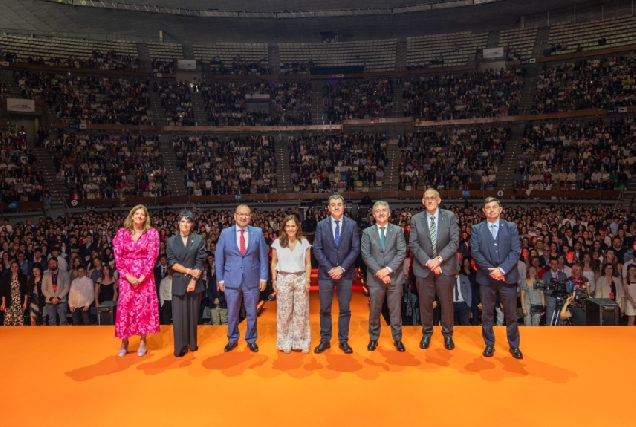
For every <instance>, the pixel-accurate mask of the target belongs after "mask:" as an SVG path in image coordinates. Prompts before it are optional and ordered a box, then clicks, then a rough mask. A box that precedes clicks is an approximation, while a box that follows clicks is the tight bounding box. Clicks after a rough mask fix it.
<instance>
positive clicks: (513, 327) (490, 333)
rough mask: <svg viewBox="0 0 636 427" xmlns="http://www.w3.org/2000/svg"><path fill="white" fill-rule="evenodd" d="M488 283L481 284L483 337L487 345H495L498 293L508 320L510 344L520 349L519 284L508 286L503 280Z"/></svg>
mask: <svg viewBox="0 0 636 427" xmlns="http://www.w3.org/2000/svg"><path fill="white" fill-rule="evenodd" d="M487 280H488V283H480V285H481V287H480V292H481V305H482V311H481V323H482V325H481V335H482V337H483V338H484V341H485V343H486V345H495V332H494V330H493V325H494V323H495V315H494V311H495V303H496V302H497V291H499V296H500V299H501V304H502V305H503V312H504V318H505V319H506V335H507V336H508V344H510V347H512V348H518V347H519V341H520V337H519V325H518V323H517V284H516V283H512V284H508V283H506V282H503V281H501V280H495V279H491V278H490V277H489V278H488V279H487Z"/></svg>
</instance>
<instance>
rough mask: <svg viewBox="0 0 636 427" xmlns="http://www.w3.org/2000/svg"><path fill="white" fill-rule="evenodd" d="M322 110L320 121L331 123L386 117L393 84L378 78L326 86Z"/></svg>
mask: <svg viewBox="0 0 636 427" xmlns="http://www.w3.org/2000/svg"><path fill="white" fill-rule="evenodd" d="M323 109H324V111H323V118H324V119H325V120H326V121H328V122H331V123H342V122H343V121H344V120H349V119H364V118H374V117H388V116H389V115H390V114H391V113H392V110H393V82H392V81H391V79H389V78H380V79H374V80H366V79H365V80H362V79H356V80H341V81H338V82H335V83H331V82H330V83H327V85H325V87H324V93H323Z"/></svg>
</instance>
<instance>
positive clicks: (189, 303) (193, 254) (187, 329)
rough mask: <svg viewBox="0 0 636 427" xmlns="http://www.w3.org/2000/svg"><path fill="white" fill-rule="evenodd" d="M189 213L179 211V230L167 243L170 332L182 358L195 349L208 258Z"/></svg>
mask: <svg viewBox="0 0 636 427" xmlns="http://www.w3.org/2000/svg"><path fill="white" fill-rule="evenodd" d="M193 224H194V215H192V212H190V211H187V210H184V211H181V212H180V213H179V233H178V234H177V235H175V236H172V237H170V238H169V239H168V241H167V242H166V255H167V256H168V266H169V267H172V270H173V273H172V324H173V326H172V331H173V334H174V355H175V356H177V357H183V356H184V355H185V354H186V353H187V352H188V347H189V348H190V351H197V350H198V349H199V347H198V345H197V324H198V322H199V306H200V305H201V293H202V292H203V289H204V286H203V281H202V280H201V273H202V272H203V261H204V260H205V259H206V258H207V255H206V253H205V244H204V241H203V237H202V236H200V235H198V234H195V233H191V232H190V230H191V229H192V225H193Z"/></svg>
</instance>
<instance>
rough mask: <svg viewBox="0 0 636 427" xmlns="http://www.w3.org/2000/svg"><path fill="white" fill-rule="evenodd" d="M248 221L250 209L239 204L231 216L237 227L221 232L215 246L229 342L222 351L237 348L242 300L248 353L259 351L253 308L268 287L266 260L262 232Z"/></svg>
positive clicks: (250, 213) (250, 215)
mask: <svg viewBox="0 0 636 427" xmlns="http://www.w3.org/2000/svg"><path fill="white" fill-rule="evenodd" d="M251 218H252V210H251V209H250V208H249V207H248V206H247V205H239V206H238V207H237V208H236V212H235V213H234V221H236V225H235V226H233V227H229V228H226V229H225V230H223V232H222V233H221V235H220V236H219V241H218V243H217V245H216V277H217V280H218V286H219V290H220V291H222V292H225V300H226V302H227V317H228V320H227V338H228V343H227V345H226V346H225V351H232V350H233V349H234V348H236V342H237V341H238V339H239V330H238V324H239V312H240V311H241V297H242V298H243V302H244V304H245V313H246V316H247V330H246V331H245V341H247V346H248V347H249V349H250V350H251V351H254V352H256V351H258V346H257V345H256V316H257V311H256V306H257V304H258V298H259V295H260V292H261V291H263V290H264V289H265V285H266V284H267V274H268V270H269V260H268V257H267V245H266V244H265V239H264V237H263V231H262V230H261V229H260V228H257V227H252V226H250V225H249V223H250V220H251Z"/></svg>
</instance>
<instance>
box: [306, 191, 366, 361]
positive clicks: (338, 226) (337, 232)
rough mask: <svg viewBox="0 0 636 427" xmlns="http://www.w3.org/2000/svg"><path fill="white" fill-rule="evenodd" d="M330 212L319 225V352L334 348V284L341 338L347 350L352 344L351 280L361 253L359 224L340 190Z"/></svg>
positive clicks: (316, 238)
mask: <svg viewBox="0 0 636 427" xmlns="http://www.w3.org/2000/svg"><path fill="white" fill-rule="evenodd" d="M329 213H330V214H331V216H329V217H327V218H325V219H323V220H322V221H320V222H319V223H318V226H317V227H316V234H315V236H314V255H315V256H316V260H318V290H319V294H320V344H319V345H318V347H316V348H315V349H314V351H315V352H316V353H322V352H323V351H325V350H327V349H328V348H331V344H330V341H331V329H332V326H331V303H332V301H333V288H334V286H335V287H336V288H337V290H338V307H339V309H340V314H339V315H338V341H340V348H341V349H342V351H344V352H345V353H347V354H350V353H352V352H353V349H352V348H351V346H349V343H348V341H349V320H350V319H351V310H350V309H349V303H350V302H351V284H352V282H353V278H354V276H355V274H356V272H355V266H354V263H355V261H356V258H357V257H358V254H359V253H360V237H359V235H358V225H357V224H356V222H355V221H353V220H352V219H349V218H346V217H345V216H344V215H343V214H344V199H343V198H342V196H341V195H339V194H334V195H332V196H331V197H329Z"/></svg>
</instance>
